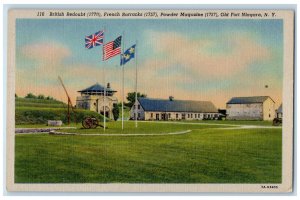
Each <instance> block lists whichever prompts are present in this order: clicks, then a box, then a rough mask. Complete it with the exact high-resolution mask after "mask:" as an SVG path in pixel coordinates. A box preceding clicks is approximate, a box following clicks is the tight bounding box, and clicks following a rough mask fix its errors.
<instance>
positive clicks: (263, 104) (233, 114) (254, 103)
mask: <svg viewBox="0 0 300 200" xmlns="http://www.w3.org/2000/svg"><path fill="white" fill-rule="evenodd" d="M226 114H227V117H226V119H229V120H273V119H274V118H275V102H274V100H273V99H272V98H271V97H269V96H253V97H233V98H231V99H230V100H229V101H228V102H227V104H226Z"/></svg>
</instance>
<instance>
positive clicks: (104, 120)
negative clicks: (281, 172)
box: [102, 27, 106, 132]
mask: <svg viewBox="0 0 300 200" xmlns="http://www.w3.org/2000/svg"><path fill="white" fill-rule="evenodd" d="M104 31H105V32H104V33H103V45H102V50H103V52H104V45H105V35H106V27H104ZM104 34H105V35H104ZM103 82H104V85H103V87H104V94H103V114H104V115H103V130H104V132H105V127H106V115H105V114H106V113H105V97H106V88H105V70H104V66H103Z"/></svg>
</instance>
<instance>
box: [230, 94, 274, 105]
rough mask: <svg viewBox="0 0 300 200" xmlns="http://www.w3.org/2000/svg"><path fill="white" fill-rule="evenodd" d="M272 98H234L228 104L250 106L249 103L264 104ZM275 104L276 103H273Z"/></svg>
mask: <svg viewBox="0 0 300 200" xmlns="http://www.w3.org/2000/svg"><path fill="white" fill-rule="evenodd" d="M268 98H270V99H271V100H272V101H273V99H272V98H271V97H269V96H254V97H232V98H231V99H230V100H229V101H228V102H227V104H249V103H263V102H265V100H267V99H268ZM273 102H274V101H273Z"/></svg>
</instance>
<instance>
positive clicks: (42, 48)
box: [22, 42, 71, 64]
mask: <svg viewBox="0 0 300 200" xmlns="http://www.w3.org/2000/svg"><path fill="white" fill-rule="evenodd" d="M22 53H23V55H24V56H25V57H27V58H29V59H32V60H34V61H37V62H41V63H47V64H49V63H51V64H57V63H60V62H61V61H62V60H63V59H65V58H67V57H69V56H70V55H71V51H70V50H69V49H68V48H67V47H65V46H63V45H62V44H60V43H57V42H51V43H50V42H42V43H35V44H30V45H26V46H24V47H23V48H22Z"/></svg>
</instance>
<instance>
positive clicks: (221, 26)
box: [16, 19, 283, 108]
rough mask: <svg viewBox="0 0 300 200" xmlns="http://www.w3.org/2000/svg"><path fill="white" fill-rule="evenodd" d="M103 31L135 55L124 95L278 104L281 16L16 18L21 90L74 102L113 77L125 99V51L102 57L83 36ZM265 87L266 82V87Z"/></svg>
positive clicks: (221, 105) (18, 86)
mask: <svg viewBox="0 0 300 200" xmlns="http://www.w3.org/2000/svg"><path fill="white" fill-rule="evenodd" d="M103 29H105V33H104V34H105V43H106V42H109V41H112V40H114V39H116V38H117V37H118V36H120V35H122V36H123V37H122V39H123V41H124V50H126V49H127V48H129V47H130V46H131V45H133V44H137V46H136V58H135V59H136V60H131V61H130V62H128V63H126V65H125V66H124V80H125V81H124V82H125V85H124V88H125V91H124V92H125V94H127V92H133V91H134V90H135V66H136V65H135V64H136V63H137V67H138V91H139V92H141V93H145V94H147V96H148V97H151V98H164V99H166V98H168V97H169V96H173V97H174V98H175V99H180V100H199V101H201V100H203V101H211V102H213V103H214V104H215V105H216V107H217V108H225V107H226V102H227V101H229V100H230V98H232V97H237V96H270V97H271V98H272V99H274V101H275V102H276V106H279V105H280V104H281V101H282V82H283V22H282V20H277V19H271V20H269V19H267V20H251V19H230V20H229V19H221V20H220V19H218V20H216V19H200V20H199V19H189V20H186V19H181V20H178V19H168V20H166V19H153V20H149V19H147V20H145V19H126V20H124V19H122V20H120V19H17V21H16V94H17V95H18V96H25V95H26V94H27V93H29V92H31V93H34V94H44V95H46V96H48V95H50V96H53V97H54V98H56V99H59V100H62V101H66V100H67V98H66V95H65V93H64V91H63V88H62V86H61V85H60V83H59V81H58V76H61V77H62V79H63V81H64V84H65V86H66V88H67V90H68V92H69V94H70V96H71V99H72V101H73V104H75V102H76V96H79V93H78V92H77V91H78V90H82V89H85V88H87V87H89V86H91V85H93V84H95V83H96V82H98V83H99V84H101V85H103V84H104V83H107V82H109V83H110V85H111V87H112V88H113V89H114V90H117V93H116V96H117V98H118V99H119V100H121V98H122V97H121V95H122V68H121V67H120V56H116V57H113V58H111V59H110V60H108V61H102V46H100V47H99V46H98V47H95V48H93V49H86V48H85V42H84V38H85V36H87V35H91V34H93V33H95V32H97V31H99V30H103ZM266 85H267V86H268V87H265V86H266Z"/></svg>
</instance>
